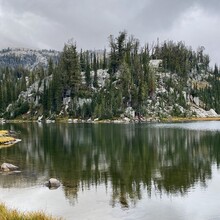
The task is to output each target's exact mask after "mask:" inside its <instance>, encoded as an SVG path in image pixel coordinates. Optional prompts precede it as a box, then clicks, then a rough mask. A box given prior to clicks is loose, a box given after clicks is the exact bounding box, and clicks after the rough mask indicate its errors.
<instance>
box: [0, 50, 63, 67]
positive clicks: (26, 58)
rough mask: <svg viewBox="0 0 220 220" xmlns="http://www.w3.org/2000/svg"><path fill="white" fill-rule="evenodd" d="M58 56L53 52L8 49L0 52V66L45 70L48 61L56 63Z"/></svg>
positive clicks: (58, 53) (57, 53)
mask: <svg viewBox="0 0 220 220" xmlns="http://www.w3.org/2000/svg"><path fill="white" fill-rule="evenodd" d="M59 56H60V52H58V51H55V50H32V49H25V48H15V49H12V48H8V49H3V50H1V51H0V66H1V67H6V66H10V67H11V68H18V67H23V68H25V69H28V70H34V69H35V68H37V67H39V66H41V67H43V68H46V67H47V66H48V61H49V59H52V60H53V62H54V63H57V62H58V59H59Z"/></svg>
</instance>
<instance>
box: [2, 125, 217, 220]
mask: <svg viewBox="0 0 220 220" xmlns="http://www.w3.org/2000/svg"><path fill="white" fill-rule="evenodd" d="M0 129H8V130H13V131H16V132H18V137H19V138H20V139H22V141H21V142H19V143H17V144H15V145H13V146H11V147H8V148H1V149H0V163H1V164H2V163H3V162H7V163H12V164H14V165H16V166H18V167H19V170H20V171H21V172H20V173H9V174H7V173H3V172H1V173H0V202H3V203H5V204H6V206H8V207H9V208H16V209H18V210H20V211H43V212H45V213H47V214H52V215H53V216H54V217H62V218H63V219H80V220H81V219H82V220H84V219H89V220H102V219H105V220H121V219H126V220H127V219H128V220H136V219H140V220H144V219H150V220H151V219H154V220H157V219H158V220H160V219H163V220H188V219H193V220H203V219H204V220H205V219H213V220H214V219H220V208H219V201H220V169H219V164H220V122H219V121H210V122H188V123H158V124H157V123H155V124H153V123H152V124H147V123H145V124H68V123H51V124H46V123H45V124H44V123H11V124H3V125H0ZM51 177H53V178H57V179H58V180H59V181H60V182H61V186H60V187H59V188H58V189H54V190H50V189H49V188H48V187H46V186H45V184H44V183H45V182H46V181H48V180H49V179H50V178H51Z"/></svg>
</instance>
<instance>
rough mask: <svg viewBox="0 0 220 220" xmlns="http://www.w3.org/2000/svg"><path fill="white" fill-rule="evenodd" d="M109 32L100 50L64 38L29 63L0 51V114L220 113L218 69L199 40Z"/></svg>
mask: <svg viewBox="0 0 220 220" xmlns="http://www.w3.org/2000/svg"><path fill="white" fill-rule="evenodd" d="M108 40H109V48H108V49H104V50H100V51H88V50H87V51H83V50H82V49H81V50H80V49H79V48H77V45H76V43H75V42H72V41H70V42H68V43H66V44H65V46H64V48H63V51H62V52H61V53H57V54H56V55H54V53H46V51H44V52H45V53H46V54H47V62H46V65H42V63H39V65H34V67H33V68H27V67H28V65H26V66H25V65H19V64H17V63H19V60H23V62H26V60H25V61H24V59H21V56H19V54H15V55H13V56H14V58H13V59H15V60H16V59H17V63H16V65H11V62H12V61H13V63H14V62H15V61H14V60H12V58H11V55H10V56H8V57H7V54H5V55H4V56H3V55H2V56H0V114H1V117H2V118H5V119H16V118H20V119H24V120H25V119H32V120H37V119H39V118H40V119H53V120H54V119H58V118H69V119H71V120H72V119H76V120H80V121H82V120H83V121H84V120H87V121H94V120H102V119H111V120H114V119H121V120H122V121H146V120H147V121H148V120H160V119H163V118H170V117H192V116H198V117H209V116H211V117H213V116H217V114H219V113H220V91H219V90H220V78H219V76H220V72H219V68H218V66H217V65H215V67H214V69H212V68H210V66H209V62H210V58H209V56H208V55H207V54H205V53H204V47H199V48H198V49H197V51H194V50H192V48H191V47H188V46H186V45H185V44H184V43H183V42H173V41H165V42H162V43H159V42H157V43H156V44H153V43H152V44H146V45H144V46H141V45H140V42H139V40H138V39H136V38H134V37H133V36H128V35H127V33H126V32H120V33H119V35H118V36H117V37H114V36H110V37H109V39H108ZM3 52H4V51H3ZM6 52H7V51H6ZM33 54H34V52H33V51H32V55H33ZM38 54H39V53H38ZM2 57H3V58H4V59H3V58H2ZM26 57H29V56H28V55H27V56H26ZM10 60H11V62H10ZM3 61H4V65H3ZM35 61H36V59H35ZM30 62H32V61H31V58H30ZM5 64H8V65H5ZM44 64H45V62H44ZM210 109H211V110H210Z"/></svg>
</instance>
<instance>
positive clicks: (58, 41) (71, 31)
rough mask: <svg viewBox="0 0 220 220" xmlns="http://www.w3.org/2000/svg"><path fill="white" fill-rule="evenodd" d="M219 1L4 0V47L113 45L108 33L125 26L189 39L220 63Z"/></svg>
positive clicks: (0, 21)
mask: <svg viewBox="0 0 220 220" xmlns="http://www.w3.org/2000/svg"><path fill="white" fill-rule="evenodd" d="M219 11H220V1H219V0H209V1H208V0H0V49H3V48H7V47H25V48H39V49H44V48H46V49H56V50H62V48H63V46H64V43H65V42H67V41H68V39H71V38H73V39H74V41H76V42H77V47H78V48H83V49H103V48H104V47H108V36H109V35H110V34H113V35H114V36H117V35H118V33H119V31H123V30H126V31H127V32H128V34H129V35H130V34H131V35H134V36H135V37H136V38H138V39H139V40H140V41H141V44H143V45H144V44H145V43H147V42H149V43H151V42H153V41H154V42H156V41H157V38H159V40H160V42H162V41H164V40H174V41H179V40H182V41H184V42H185V43H186V44H187V45H191V46H192V47H193V49H197V47H198V46H204V47H205V48H206V50H205V52H206V53H208V54H209V55H210V57H211V60H212V63H215V62H217V63H218V64H220V53H219V50H220V29H219V25H220V13H219Z"/></svg>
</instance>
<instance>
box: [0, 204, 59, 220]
mask: <svg viewBox="0 0 220 220" xmlns="http://www.w3.org/2000/svg"><path fill="white" fill-rule="evenodd" d="M0 219H1V220H61V218H54V217H52V216H49V215H45V214H44V213H42V212H26V213H22V212H19V211H17V210H12V209H8V208H7V207H6V206H5V205H4V204H0Z"/></svg>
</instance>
